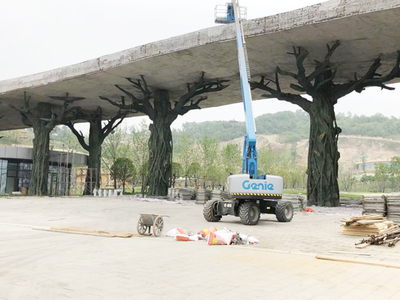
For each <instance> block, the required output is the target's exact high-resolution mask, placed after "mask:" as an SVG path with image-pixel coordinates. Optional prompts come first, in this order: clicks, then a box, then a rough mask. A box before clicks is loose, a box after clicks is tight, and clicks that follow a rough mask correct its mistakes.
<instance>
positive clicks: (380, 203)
mask: <svg viewBox="0 0 400 300" xmlns="http://www.w3.org/2000/svg"><path fill="white" fill-rule="evenodd" d="M368 214H379V215H380V216H386V197H385V196H381V197H363V215H368Z"/></svg>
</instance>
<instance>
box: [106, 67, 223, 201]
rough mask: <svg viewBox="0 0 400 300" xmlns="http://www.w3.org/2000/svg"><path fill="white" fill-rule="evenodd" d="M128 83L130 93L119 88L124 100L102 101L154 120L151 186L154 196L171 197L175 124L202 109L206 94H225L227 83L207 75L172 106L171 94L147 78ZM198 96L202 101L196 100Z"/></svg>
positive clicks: (150, 169)
mask: <svg viewBox="0 0 400 300" xmlns="http://www.w3.org/2000/svg"><path fill="white" fill-rule="evenodd" d="M126 79H127V80H128V82H129V83H130V84H131V88H130V89H126V88H124V87H122V86H119V85H116V87H117V88H118V89H119V90H120V91H121V92H122V93H124V95H125V96H121V99H120V100H111V99H109V98H107V97H103V96H101V97H100V99H102V100H105V101H108V102H109V103H111V104H112V105H114V106H116V107H118V108H120V109H122V110H127V111H139V112H141V113H144V114H145V115H147V116H148V117H149V118H150V120H151V121H152V124H150V139H149V149H150V157H149V173H148V177H147V185H148V186H149V194H150V195H156V196H165V195H167V193H168V185H169V181H170V180H169V179H170V177H171V171H172V133H171V124H172V122H173V121H175V119H176V118H177V117H178V116H179V115H184V114H186V113H187V112H189V111H190V110H193V109H200V106H199V104H200V103H201V102H202V101H204V100H206V99H207V97H206V96H204V94H205V93H211V92H217V91H221V90H223V89H224V88H226V87H227V85H224V84H223V83H224V82H226V80H206V79H205V78H204V72H203V73H202V74H201V76H200V78H199V81H198V82H194V83H192V84H189V83H188V84H187V92H186V93H185V94H183V95H182V96H181V97H180V98H179V99H177V100H174V101H172V102H171V99H170V96H169V92H168V91H166V90H160V89H150V88H149V86H148V85H147V83H146V80H145V79H144V76H141V79H136V80H135V79H132V78H126ZM138 94H139V95H140V96H138ZM200 95H201V96H200ZM197 96H200V98H198V99H196V100H193V98H195V97H197ZM126 97H127V98H128V99H126Z"/></svg>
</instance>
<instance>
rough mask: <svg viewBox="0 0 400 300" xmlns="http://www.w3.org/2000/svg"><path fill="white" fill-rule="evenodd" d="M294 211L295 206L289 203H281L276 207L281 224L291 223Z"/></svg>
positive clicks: (276, 214)
mask: <svg viewBox="0 0 400 300" xmlns="http://www.w3.org/2000/svg"><path fill="white" fill-rule="evenodd" d="M293 211H294V210H293V204H292V202H289V201H279V202H278V203H277V204H276V206H275V216H276V218H277V219H278V221H279V222H290V221H291V220H292V219H293Z"/></svg>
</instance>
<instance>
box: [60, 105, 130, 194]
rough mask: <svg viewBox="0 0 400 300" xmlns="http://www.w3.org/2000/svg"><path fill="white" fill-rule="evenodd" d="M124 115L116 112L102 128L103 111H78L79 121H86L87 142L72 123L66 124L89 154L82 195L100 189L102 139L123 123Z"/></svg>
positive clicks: (99, 108)
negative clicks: (87, 128)
mask: <svg viewBox="0 0 400 300" xmlns="http://www.w3.org/2000/svg"><path fill="white" fill-rule="evenodd" d="M125 115H126V114H124V113H122V112H121V111H118V112H117V113H116V114H115V115H114V117H112V118H111V119H110V120H108V121H107V123H106V124H105V125H104V126H103V110H102V109H101V107H98V108H97V109H96V110H95V111H83V110H81V111H80V114H79V119H80V120H85V121H88V122H89V124H90V127H89V141H88V142H86V141H85V137H84V135H83V133H82V132H81V131H77V130H76V129H75V127H74V124H73V123H72V122H66V123H65V125H67V126H68V127H69V128H70V129H71V131H72V132H73V133H74V134H75V136H76V137H77V138H78V141H79V143H80V144H81V146H82V147H83V149H85V150H86V151H88V152H89V158H88V172H87V173H86V181H85V190H84V192H83V193H84V195H91V194H92V193H93V189H94V188H99V187H100V180H101V177H100V176H101V173H100V172H101V145H102V144H103V141H104V139H105V138H106V137H107V136H108V135H109V134H110V133H111V132H112V131H113V130H114V129H115V128H116V127H117V126H118V125H119V124H121V122H122V121H123V119H124V118H125Z"/></svg>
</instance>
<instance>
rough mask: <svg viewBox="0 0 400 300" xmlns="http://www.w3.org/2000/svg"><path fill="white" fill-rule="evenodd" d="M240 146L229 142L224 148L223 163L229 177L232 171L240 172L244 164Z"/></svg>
mask: <svg viewBox="0 0 400 300" xmlns="http://www.w3.org/2000/svg"><path fill="white" fill-rule="evenodd" d="M241 155H242V154H241V151H240V149H239V146H238V145H236V144H233V143H228V144H226V145H225V146H224V147H223V148H222V165H223V167H224V175H225V176H226V177H228V175H229V174H230V173H232V174H239V173H240V171H241V166H242V157H241Z"/></svg>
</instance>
